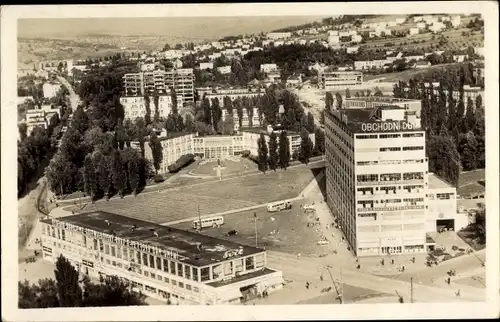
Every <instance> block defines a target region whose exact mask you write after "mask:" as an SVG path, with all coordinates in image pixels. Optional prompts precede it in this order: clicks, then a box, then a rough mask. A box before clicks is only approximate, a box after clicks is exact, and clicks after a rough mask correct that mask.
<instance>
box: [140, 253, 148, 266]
mask: <svg viewBox="0 0 500 322" xmlns="http://www.w3.org/2000/svg"><path fill="white" fill-rule="evenodd" d="M142 265H144V266H149V265H148V254H146V253H142Z"/></svg>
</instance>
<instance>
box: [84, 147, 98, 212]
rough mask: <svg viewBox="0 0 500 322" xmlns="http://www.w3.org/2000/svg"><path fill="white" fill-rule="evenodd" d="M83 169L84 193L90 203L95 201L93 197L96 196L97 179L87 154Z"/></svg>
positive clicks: (92, 163) (89, 156) (90, 157)
mask: <svg viewBox="0 0 500 322" xmlns="http://www.w3.org/2000/svg"><path fill="white" fill-rule="evenodd" d="M83 167H84V170H83V171H84V177H83V179H84V182H85V193H86V194H87V195H88V196H90V200H91V201H92V203H94V201H95V196H96V194H97V177H96V171H95V167H94V162H93V161H92V156H91V155H90V154H87V156H86V157H85V161H84V163H83Z"/></svg>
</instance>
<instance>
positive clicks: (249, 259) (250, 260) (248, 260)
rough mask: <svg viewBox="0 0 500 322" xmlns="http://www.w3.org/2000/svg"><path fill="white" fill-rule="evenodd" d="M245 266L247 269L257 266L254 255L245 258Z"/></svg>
mask: <svg viewBox="0 0 500 322" xmlns="http://www.w3.org/2000/svg"><path fill="white" fill-rule="evenodd" d="M245 268H246V270H247V271H248V270H252V269H254V268H255V263H254V260H253V257H247V258H245Z"/></svg>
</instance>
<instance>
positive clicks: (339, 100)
mask: <svg viewBox="0 0 500 322" xmlns="http://www.w3.org/2000/svg"><path fill="white" fill-rule="evenodd" d="M335 100H336V101H337V106H336V108H337V109H341V108H342V95H341V94H340V93H339V92H337V93H335Z"/></svg>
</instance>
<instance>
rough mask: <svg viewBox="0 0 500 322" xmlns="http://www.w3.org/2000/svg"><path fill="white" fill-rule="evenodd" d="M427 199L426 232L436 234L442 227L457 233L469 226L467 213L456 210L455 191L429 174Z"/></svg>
mask: <svg viewBox="0 0 500 322" xmlns="http://www.w3.org/2000/svg"><path fill="white" fill-rule="evenodd" d="M427 197H428V198H427V206H428V209H427V218H426V220H427V221H426V230H427V232H436V231H437V230H438V229H439V228H441V227H443V226H444V227H446V228H448V229H449V228H451V229H453V230H454V231H459V230H461V229H462V228H465V227H466V226H467V225H468V224H469V216H468V214H467V212H459V211H458V209H457V189H456V188H455V187H453V186H452V185H450V184H449V183H447V182H445V181H444V180H442V179H441V178H439V177H438V176H436V175H435V174H434V173H429V187H428V189H427Z"/></svg>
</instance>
